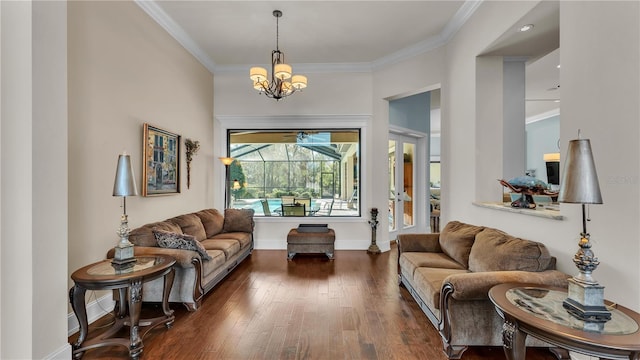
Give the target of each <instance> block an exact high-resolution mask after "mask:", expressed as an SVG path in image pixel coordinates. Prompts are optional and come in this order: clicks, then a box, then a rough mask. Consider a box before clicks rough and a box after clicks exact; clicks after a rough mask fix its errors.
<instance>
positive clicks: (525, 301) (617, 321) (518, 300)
mask: <svg viewBox="0 0 640 360" xmlns="http://www.w3.org/2000/svg"><path fill="white" fill-rule="evenodd" d="M506 297H507V300H509V302H511V304H513V305H515V306H517V307H518V308H520V309H522V310H524V311H526V312H527V313H529V314H531V315H533V316H535V317H537V318H540V319H544V320H547V321H551V322H553V323H555V324H558V325H563V326H566V327H569V328H572V329H577V330H584V331H590V332H594V333H599V334H603V335H626V334H632V333H634V332H636V331H638V324H637V323H636V322H635V321H634V320H633V319H632V318H630V317H629V316H627V315H626V314H624V313H623V312H622V311H620V310H617V309H615V308H608V310H609V311H611V320H609V321H607V322H606V323H595V322H587V321H583V320H580V319H578V318H576V317H574V316H572V315H571V314H570V313H569V312H568V311H567V310H565V308H564V307H563V306H562V302H563V301H564V299H566V298H567V293H566V292H563V291H556V290H547V289H539V288H528V287H517V288H513V289H510V290H508V291H507V293H506Z"/></svg>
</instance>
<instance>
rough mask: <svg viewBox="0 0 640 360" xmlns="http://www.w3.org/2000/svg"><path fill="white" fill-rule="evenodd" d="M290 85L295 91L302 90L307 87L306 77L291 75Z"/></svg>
mask: <svg viewBox="0 0 640 360" xmlns="http://www.w3.org/2000/svg"><path fill="white" fill-rule="evenodd" d="M291 85H293V87H294V88H295V89H296V90H301V89H304V88H306V87H307V77H306V76H304V75H293V77H292V78H291Z"/></svg>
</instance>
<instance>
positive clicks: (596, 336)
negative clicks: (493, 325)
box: [489, 284, 640, 360]
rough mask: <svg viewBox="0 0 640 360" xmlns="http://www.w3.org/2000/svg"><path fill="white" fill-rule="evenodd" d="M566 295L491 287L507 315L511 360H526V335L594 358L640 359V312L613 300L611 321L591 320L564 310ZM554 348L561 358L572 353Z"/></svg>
mask: <svg viewBox="0 0 640 360" xmlns="http://www.w3.org/2000/svg"><path fill="white" fill-rule="evenodd" d="M566 298H567V291H566V290H565V289H560V288H553V287H548V286H544V285H527V284H501V285H496V286H494V287H493V288H491V290H489V299H491V302H493V304H494V305H495V307H496V311H497V312H498V314H499V315H500V316H501V317H502V318H503V319H504V326H503V327H502V339H503V342H504V351H505V355H506V356H507V359H509V360H524V359H525V351H526V348H525V339H526V337H527V335H531V336H533V337H536V338H538V339H540V340H543V341H546V342H548V343H550V344H552V345H556V346H558V347H560V348H562V349H566V350H571V351H576V352H580V353H583V354H587V355H590V356H595V357H601V358H607V359H631V360H637V359H640V327H639V325H638V324H640V314H638V313H636V312H634V311H632V310H630V309H627V308H625V307H623V306H620V305H616V304H612V303H610V302H608V304H607V305H608V306H609V307H610V309H609V310H610V311H611V320H609V321H607V322H605V323H602V322H600V323H598V322H586V321H582V320H580V319H578V318H576V317H574V316H572V315H571V314H569V312H568V311H567V310H565V309H564V308H563V306H562V302H563V301H564V299H566ZM555 350H556V351H553V352H554V353H555V354H556V356H557V357H558V358H565V357H567V356H568V353H567V351H566V350H560V351H558V349H555ZM567 358H568V357H567Z"/></svg>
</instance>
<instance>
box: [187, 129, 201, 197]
mask: <svg viewBox="0 0 640 360" xmlns="http://www.w3.org/2000/svg"><path fill="white" fill-rule="evenodd" d="M184 147H185V148H186V149H187V189H188V188H189V187H190V186H191V160H193V156H194V155H196V154H197V153H198V150H200V142H199V141H193V140H191V139H184Z"/></svg>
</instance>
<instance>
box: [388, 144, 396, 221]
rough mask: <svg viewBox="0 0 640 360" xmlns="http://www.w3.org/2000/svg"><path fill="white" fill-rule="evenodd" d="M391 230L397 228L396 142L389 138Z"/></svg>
mask: <svg viewBox="0 0 640 360" xmlns="http://www.w3.org/2000/svg"><path fill="white" fill-rule="evenodd" d="M388 168H389V187H390V188H389V231H393V230H395V229H396V217H395V212H396V204H395V202H396V196H395V194H396V142H395V141H393V140H389V164H388Z"/></svg>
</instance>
